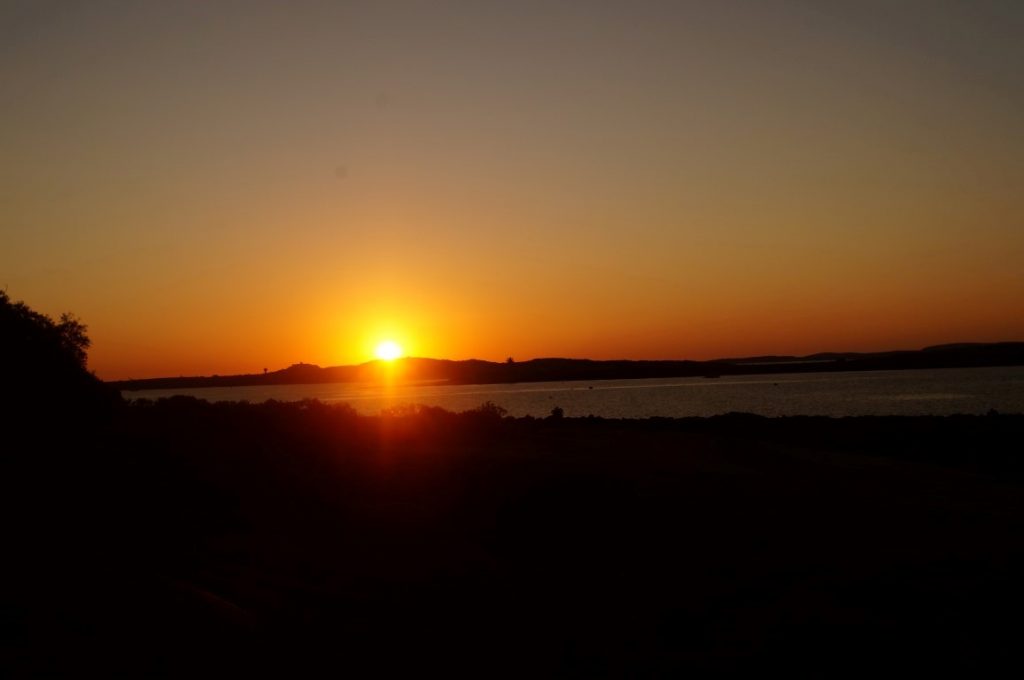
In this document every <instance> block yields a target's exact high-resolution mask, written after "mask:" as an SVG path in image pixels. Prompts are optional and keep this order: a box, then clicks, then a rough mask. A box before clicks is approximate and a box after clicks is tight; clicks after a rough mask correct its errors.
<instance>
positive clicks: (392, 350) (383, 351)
mask: <svg viewBox="0 0 1024 680" xmlns="http://www.w3.org/2000/svg"><path fill="white" fill-rule="evenodd" d="M373 353H374V354H376V355H377V358H378V359H380V360H381V361H394V360H395V359H398V358H399V357H401V356H402V348H401V347H400V346H399V345H398V343H397V342H395V341H394V340H384V341H382V342H380V343H378V344H377V348H376V349H374V350H373Z"/></svg>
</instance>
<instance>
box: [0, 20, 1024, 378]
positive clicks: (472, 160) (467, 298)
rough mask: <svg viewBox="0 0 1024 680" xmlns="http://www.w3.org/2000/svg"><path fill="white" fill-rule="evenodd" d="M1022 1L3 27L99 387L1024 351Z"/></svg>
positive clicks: (25, 136)
mask: <svg viewBox="0 0 1024 680" xmlns="http://www.w3.org/2000/svg"><path fill="white" fill-rule="evenodd" d="M1022 35H1024V3H1022V2H1020V1H1019V0H1007V1H1003V2H996V1H993V0H972V1H971V2H965V1H961V0H957V1H953V0H930V1H927V2H924V1H914V0H900V1H898V2H896V1H890V2H877V1H874V0H857V1H856V2H853V1H851V2H830V1H827V0H806V1H798V0H792V1H778V2H768V1H752V0H751V1H740V0H735V1H732V0H716V1H714V2H683V1H678V2H645V1H643V0H632V1H630V2H578V3H577V2H572V3H570V2H543V3H542V2H530V1H528V0H526V1H517V2H507V1H493V2H492V1H483V0H477V1H475V2H468V1H465V2H461V1H456V2H443V1H433V2H407V3H390V2H386V1H382V0H376V1H373V2H365V3H364V2H299V1H292V2H259V1H257V0H246V1H238V2H231V1H217V0H213V1H211V2H187V1H184V0H182V1H178V2H170V1H169V2H146V1H144V0H132V1H125V2H111V1H105V0H91V1H90V2H78V1H73V2H58V1H51V0H25V1H24V2H8V1H4V0H0V286H2V287H5V288H6V289H7V291H8V293H9V294H10V295H11V297H12V298H13V299H16V300H24V301H25V302H27V303H28V304H29V305H31V306H32V307H34V308H36V309H38V310H40V311H43V312H46V313H50V314H58V313H60V312H62V311H72V312H74V313H76V314H77V315H79V316H80V317H81V318H82V319H83V320H84V321H85V322H86V323H87V324H88V325H89V329H90V336H91V337H92V339H93V349H92V351H91V354H90V365H91V367H92V368H93V369H94V370H95V371H96V372H97V373H98V374H99V375H100V376H101V377H104V378H121V377H129V376H130V377H145V376H155V375H180V374H187V375H191V374H209V373H221V374H227V373H235V372H256V371H261V370H262V369H263V368H264V367H268V368H270V369H272V370H273V369H276V368H281V367H284V366H287V365H289V364H291V363H294V362H298V361H305V362H310V363H317V364H321V365H336V364H343V363H355V362H361V361H365V360H368V359H370V358H372V348H373V345H374V344H375V343H376V342H377V341H378V340H380V339H383V338H385V337H390V338H393V339H395V340H397V341H398V342H399V343H401V344H403V345H404V347H405V350H406V352H407V353H409V354H414V355H419V356H433V357H444V358H453V359H463V358H470V357H477V358H483V359H498V360H500V359H504V358H505V357H506V356H509V355H511V356H514V357H516V358H517V359H528V358H531V357H536V356H571V357H591V358H692V359H704V358H713V357H720V356H735V355H744V354H746V355H750V354H767V353H785V354H802V353H810V352H816V351H843V350H881V349H895V348H914V347H921V346H924V345H928V344H937V343H944V342H958V341H992V340H1024V40H1022V39H1021V36H1022Z"/></svg>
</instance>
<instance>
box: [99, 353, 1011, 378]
mask: <svg viewBox="0 0 1024 680" xmlns="http://www.w3.org/2000/svg"><path fill="white" fill-rule="evenodd" d="M1019 365H1024V342H999V343H960V344H952V345H936V346H934V347H926V348H924V349H921V350H904V351H891V352H874V353H855V352H852V353H820V354H812V355H809V356H805V357H787V356H759V357H748V358H736V359H717V360H714V361H630V360H625V359H623V360H615V361H595V360H592V359H562V358H545V359H531V360H529V361H521V362H504V363H496V362H492V361H481V360H478V359H469V360H466V361H451V360H448V359H422V358H406V359H399V360H398V361H396V362H395V363H394V364H386V363H383V362H379V361H371V362H368V363H365V364H359V365H356V366H331V367H327V368H321V367H320V366H316V365H313V364H301V363H300V364H295V365H293V366H289V367H288V368H285V369H282V370H279V371H270V372H267V373H255V374H244V375H224V376H222V375H212V376H192V377H179V378H147V379H143V380H120V381H115V382H111V383H110V385H111V386H112V387H115V388H117V389H120V390H155V389H185V388H196V387H238V386H246V385H298V384H316V383H345V382H377V381H380V380H381V379H383V378H384V377H385V376H387V375H393V376H394V377H395V378H396V379H399V380H401V381H403V382H439V383H446V384H452V385H459V384H486V383H515V382H542V381H554V380H615V379H630V378H633V379H636V378H675V377H700V376H705V377H709V378H714V377H719V376H724V375H744V374H747V375H749V374H762V373H812V372H813V373H817V372H824V371H879V370H901V369H915V368H916V369H922V368H958V367H971V366H1019Z"/></svg>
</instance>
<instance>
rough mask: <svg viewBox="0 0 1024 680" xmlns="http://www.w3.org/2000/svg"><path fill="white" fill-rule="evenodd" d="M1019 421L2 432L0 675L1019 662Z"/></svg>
mask: <svg viewBox="0 0 1024 680" xmlns="http://www.w3.org/2000/svg"><path fill="white" fill-rule="evenodd" d="M1022 435H1024V416H1008V415H995V414H993V415H989V416H980V417H950V418H856V419H842V420H832V419H824V418H785V419H764V418H758V417H753V416H744V415H730V416H723V417H718V418H711V419H688V420H651V421H607V420H598V419H543V420H534V419H503V418H501V417H500V413H498V412H497V411H496V410H495V409H490V408H482V409H481V410H479V411H477V412H470V413H467V414H461V415H454V414H450V413H447V412H444V411H440V410H421V411H418V412H411V411H410V412H405V413H397V414H392V415H390V416H382V417H372V418H370V417H361V416H358V415H356V414H355V413H353V412H352V411H350V410H348V409H347V408H344V407H328V406H324V405H321V404H318V403H316V402H308V403H302V404H290V405H288V404H273V403H271V404H266V405H244V404H217V405H211V404H207V403H205V402H200V401H195V400H190V399H183V398H177V399H173V400H168V401H162V402H158V403H137V404H132V405H119V406H118V407H117V410H116V413H115V414H114V415H113V416H112V418H111V420H110V423H109V425H104V426H103V427H102V428H99V429H97V430H96V431H94V432H89V431H88V428H85V430H82V429H78V428H74V429H72V431H68V428H61V427H56V426H55V427H51V428H43V429H39V430H36V431H34V432H33V437H32V438H30V439H27V440H22V441H20V442H13V445H11V446H9V447H7V452H6V454H5V455H6V456H7V461H8V468H7V469H8V474H5V475H4V478H3V494H4V503H5V507H4V508H3V512H4V514H5V521H6V524H7V526H8V527H9V528H8V530H7V532H6V533H7V535H6V536H5V538H4V543H5V550H4V552H5V557H4V562H5V571H6V572H7V573H5V574H4V576H3V581H2V597H3V602H2V604H3V620H2V622H0V624H2V626H3V631H2V632H3V638H2V649H0V664H2V666H0V668H2V672H3V673H4V674H5V675H7V676H12V675H34V674H43V673H50V672H56V673H58V674H67V675H75V676H81V675H85V674H86V673H87V672H89V671H94V672H95V671H98V672H100V673H101V674H103V675H107V676H109V675H115V674H119V673H125V674H131V675H134V676H138V677H143V676H150V677H152V676H160V675H182V676H193V677H194V676H206V675H215V674H216V675H221V676H223V677H240V676H242V675H243V674H248V675H252V674H254V673H255V674H258V675H276V676H279V677H288V676H294V675H310V674H316V675H321V674H322V675H330V676H339V675H345V674H349V675H352V676H354V677H366V676H367V675H371V676H372V675H390V674H397V673H400V672H401V673H416V674H417V675H426V674H430V675H436V674H440V673H448V674H459V675H470V674H472V675H474V676H477V677H493V676H513V675H515V676H587V677H590V676H609V675H610V676H620V675H628V676H641V677H643V676H658V675H678V674H680V673H681V672H684V671H704V672H730V671H747V672H749V671H758V672H760V673H763V672H765V671H768V670H773V669H774V670H786V671H789V672H796V673H801V674H802V673H808V674H810V673H813V674H816V675H825V676H829V675H836V674H844V673H847V672H863V671H881V672H895V671H912V672H914V673H915V674H917V673H921V672H926V671H933V670H939V669H941V670H945V671H949V670H960V671H963V670H973V671H977V670H979V669H981V670H996V669H999V668H1005V669H1007V670H1010V669H1013V668H1018V669H1019V666H1020V665H1021V660H1020V658H1019V655H1018V652H1019V648H1020V639H1021V638H1020V633H1021V628H1022V626H1021V612H1022V611H1024V588H1022V586H1021V575H1022V574H1024V569H1022V567H1024V540H1022V539H1024V494H1022V493H1021V492H1022V489H1024V462H1022V458H1021V456H1020V442H1021V440H1022ZM8 443H11V442H8Z"/></svg>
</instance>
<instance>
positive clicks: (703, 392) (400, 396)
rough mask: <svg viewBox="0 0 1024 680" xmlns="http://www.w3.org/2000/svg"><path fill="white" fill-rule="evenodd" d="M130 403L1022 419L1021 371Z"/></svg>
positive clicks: (358, 390) (230, 394)
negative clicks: (304, 402) (993, 414)
mask: <svg viewBox="0 0 1024 680" xmlns="http://www.w3.org/2000/svg"><path fill="white" fill-rule="evenodd" d="M124 394H125V396H126V397H128V398H143V397H144V398H147V399H158V398H160V397H167V396H171V395H175V394H184V395H190V396H195V397H199V398H201V399H208V400H210V401H241V400H247V401H250V402H261V401H265V400H267V399H277V400H279V401H295V400H299V399H306V398H315V399H319V400H321V401H324V402H347V403H349V404H351V405H352V407H353V408H355V409H356V410H357V411H359V412H361V413H367V414H376V413H379V412H380V410H381V409H382V408H387V407H389V406H395V405H399V404H427V405H430V406H441V407H443V408H446V409H448V410H451V411H465V410H468V409H471V408H475V407H477V406H479V405H480V404H482V403H484V402H485V401H492V402H494V403H495V404H498V405H499V406H503V407H504V408H506V409H508V412H509V415H514V416H524V415H533V416H546V415H548V414H549V413H550V412H551V409H552V408H554V407H555V406H560V407H561V408H562V409H563V410H564V411H565V415H567V416H586V415H595V416H603V417H606V418H645V417H649V416H667V417H683V416H709V415H715V414H718V413H727V412H729V411H745V412H749V413H759V414H762V415H766V416H781V415H827V416H852V415H949V414H953V413H986V412H987V411H988V410H989V409H996V410H997V411H1000V412H1003V413H1024V367H1021V366H1017V367H1009V368H946V369H938V370H924V371H870V372H862V373H819V374H810V375H809V374H798V373H779V374H775V375H767V376H729V377H722V378H711V379H709V378H656V379H649V380H594V381H574V382H544V383H517V384H512V385H430V386H425V385H421V386H408V387H393V388H388V387H384V386H381V385H368V384H345V383H335V384H326V385H277V386H270V387H207V388H201V389H188V390H143V391H138V392H125V393H124Z"/></svg>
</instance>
